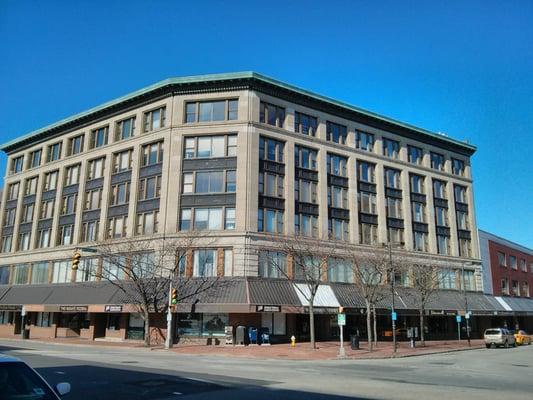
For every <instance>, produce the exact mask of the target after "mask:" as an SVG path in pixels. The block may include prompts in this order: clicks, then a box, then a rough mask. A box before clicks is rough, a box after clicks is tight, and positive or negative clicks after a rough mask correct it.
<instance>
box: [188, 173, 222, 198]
mask: <svg viewBox="0 0 533 400" xmlns="http://www.w3.org/2000/svg"><path fill="white" fill-rule="evenodd" d="M194 186H195V192H196V193H221V192H224V171H209V172H196V180H195V185H194Z"/></svg>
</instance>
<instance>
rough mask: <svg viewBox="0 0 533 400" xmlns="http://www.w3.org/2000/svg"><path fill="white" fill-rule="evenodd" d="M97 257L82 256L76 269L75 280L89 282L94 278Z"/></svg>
mask: <svg viewBox="0 0 533 400" xmlns="http://www.w3.org/2000/svg"><path fill="white" fill-rule="evenodd" d="M97 269H98V258H94V257H93V258H82V259H81V260H80V265H79V267H78V270H77V271H76V282H89V281H95V280H96V272H97Z"/></svg>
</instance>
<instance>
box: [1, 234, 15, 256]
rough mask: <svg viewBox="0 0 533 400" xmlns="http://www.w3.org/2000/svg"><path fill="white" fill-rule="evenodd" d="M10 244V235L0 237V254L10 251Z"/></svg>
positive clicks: (11, 238) (11, 239)
mask: <svg viewBox="0 0 533 400" xmlns="http://www.w3.org/2000/svg"><path fill="white" fill-rule="evenodd" d="M12 243H13V236H12V235H5V236H2V253H9V252H10V251H11V244H12Z"/></svg>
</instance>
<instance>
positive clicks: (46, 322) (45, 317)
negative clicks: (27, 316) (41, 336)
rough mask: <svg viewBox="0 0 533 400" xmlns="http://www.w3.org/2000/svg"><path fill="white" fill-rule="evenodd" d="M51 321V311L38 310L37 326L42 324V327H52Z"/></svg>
mask: <svg viewBox="0 0 533 400" xmlns="http://www.w3.org/2000/svg"><path fill="white" fill-rule="evenodd" d="M51 323H52V313H51V312H38V313H37V320H36V321H35V325H36V326H40V327H42V328H48V327H50V324H51Z"/></svg>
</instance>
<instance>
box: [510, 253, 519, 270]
mask: <svg viewBox="0 0 533 400" xmlns="http://www.w3.org/2000/svg"><path fill="white" fill-rule="evenodd" d="M509 266H510V267H511V268H512V269H518V266H517V265H516V257H515V256H509Z"/></svg>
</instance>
